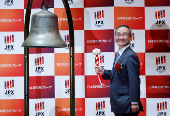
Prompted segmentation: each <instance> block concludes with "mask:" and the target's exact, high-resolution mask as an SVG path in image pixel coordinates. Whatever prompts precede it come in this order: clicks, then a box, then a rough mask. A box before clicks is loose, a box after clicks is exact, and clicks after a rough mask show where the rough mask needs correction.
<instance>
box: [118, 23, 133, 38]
mask: <svg viewBox="0 0 170 116" xmlns="http://www.w3.org/2000/svg"><path fill="white" fill-rule="evenodd" d="M120 27H126V28H128V30H129V35H130V37H132V29H131V28H130V27H129V26H127V25H120V26H118V27H117V28H116V30H115V34H116V31H117V29H118V28H120Z"/></svg>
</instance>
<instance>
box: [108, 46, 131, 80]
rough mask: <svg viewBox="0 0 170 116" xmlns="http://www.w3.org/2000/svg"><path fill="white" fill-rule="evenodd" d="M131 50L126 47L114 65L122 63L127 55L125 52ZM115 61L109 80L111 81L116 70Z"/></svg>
mask: <svg viewBox="0 0 170 116" xmlns="http://www.w3.org/2000/svg"><path fill="white" fill-rule="evenodd" d="M130 49H131V48H130V47H127V48H126V49H125V50H124V52H123V53H122V55H121V56H120V58H119V59H118V61H117V62H116V64H117V63H121V62H122V61H123V59H124V58H125V56H126V53H127V51H128V50H130ZM114 67H115V59H114V63H113V75H112V77H111V80H112V79H113V77H114V75H115V73H116V70H115V68H114Z"/></svg>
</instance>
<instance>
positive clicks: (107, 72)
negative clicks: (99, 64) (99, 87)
mask: <svg viewBox="0 0 170 116" xmlns="http://www.w3.org/2000/svg"><path fill="white" fill-rule="evenodd" d="M111 72H112V70H105V69H104V74H103V75H102V77H103V79H106V80H109V79H111Z"/></svg>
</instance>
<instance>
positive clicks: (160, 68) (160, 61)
mask: <svg viewBox="0 0 170 116" xmlns="http://www.w3.org/2000/svg"><path fill="white" fill-rule="evenodd" d="M165 63H166V56H160V57H156V65H157V68H156V71H157V72H159V73H162V72H164V71H166V66H163V64H165ZM160 65H161V66H160Z"/></svg>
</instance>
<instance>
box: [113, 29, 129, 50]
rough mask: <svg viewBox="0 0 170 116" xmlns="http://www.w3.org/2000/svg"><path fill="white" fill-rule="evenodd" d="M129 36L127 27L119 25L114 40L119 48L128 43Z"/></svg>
mask: <svg viewBox="0 0 170 116" xmlns="http://www.w3.org/2000/svg"><path fill="white" fill-rule="evenodd" d="M130 39H131V36H130V35H129V29H128V28H127V27H119V28H118V29H117V31H116V35H115V42H116V43H117V45H118V46H119V48H120V49H121V48H123V47H125V46H127V45H128V44H129V43H130Z"/></svg>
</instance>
